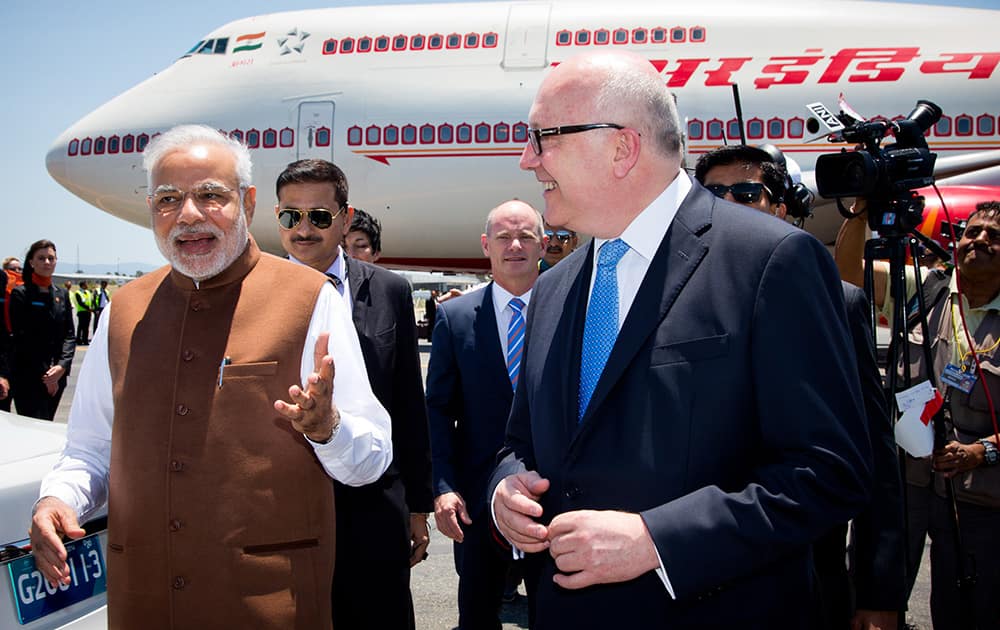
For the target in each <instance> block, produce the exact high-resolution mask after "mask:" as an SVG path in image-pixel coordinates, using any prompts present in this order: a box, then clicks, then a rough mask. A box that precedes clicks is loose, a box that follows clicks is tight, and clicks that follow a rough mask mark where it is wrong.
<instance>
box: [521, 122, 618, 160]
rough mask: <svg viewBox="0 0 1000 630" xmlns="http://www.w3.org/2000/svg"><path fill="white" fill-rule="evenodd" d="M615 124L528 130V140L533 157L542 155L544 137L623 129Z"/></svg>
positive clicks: (591, 124)
mask: <svg viewBox="0 0 1000 630" xmlns="http://www.w3.org/2000/svg"><path fill="white" fill-rule="evenodd" d="M624 128H625V127H623V126H621V125H616V124H615V123H590V124H586V125H563V126H562V127H546V128H544V129H530V128H529V129H528V140H529V141H530V143H531V149H532V150H533V151H534V152H535V155H541V154H542V138H544V137H545V136H566V135H569V134H571V133H583V132H584V131H591V130H593V129H624Z"/></svg>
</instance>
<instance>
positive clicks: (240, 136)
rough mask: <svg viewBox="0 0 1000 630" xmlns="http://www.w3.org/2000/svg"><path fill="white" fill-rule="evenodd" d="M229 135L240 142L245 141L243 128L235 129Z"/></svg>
mask: <svg viewBox="0 0 1000 630" xmlns="http://www.w3.org/2000/svg"><path fill="white" fill-rule="evenodd" d="M227 135H228V136H229V137H230V138H232V139H233V140H235V141H237V142H239V143H240V144H242V143H243V131H242V130H241V129H233V130H232V131H230V132H229V133H228V134H227Z"/></svg>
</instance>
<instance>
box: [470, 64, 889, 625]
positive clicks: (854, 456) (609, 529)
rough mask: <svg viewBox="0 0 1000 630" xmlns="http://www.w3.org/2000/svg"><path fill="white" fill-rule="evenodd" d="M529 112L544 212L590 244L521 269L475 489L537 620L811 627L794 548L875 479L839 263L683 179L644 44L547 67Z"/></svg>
mask: <svg viewBox="0 0 1000 630" xmlns="http://www.w3.org/2000/svg"><path fill="white" fill-rule="evenodd" d="M528 122H529V125H530V127H531V129H530V130H529V139H530V140H531V143H530V144H528V145H526V146H525V148H524V151H523V152H522V154H521V162H520V166H521V168H522V169H525V170H530V171H532V172H533V173H534V175H535V177H536V179H538V181H539V183H540V186H541V188H542V194H543V196H544V198H545V216H546V219H547V220H548V221H549V222H550V223H552V224H554V225H563V226H566V227H568V228H570V229H573V230H576V231H578V232H582V233H585V234H591V235H593V236H594V239H593V240H592V241H591V244H590V245H589V246H588V247H587V248H586V249H585V250H584V251H583V253H582V254H580V255H577V254H574V255H573V256H570V257H569V258H568V259H566V260H564V261H563V262H561V263H560V264H558V265H556V267H555V268H554V269H552V270H550V271H548V272H546V273H545V274H544V275H542V276H541V278H540V279H539V281H538V282H537V283H536V285H535V295H534V296H533V302H532V308H531V314H530V317H529V318H528V330H527V333H526V338H527V340H528V344H527V347H526V349H525V351H524V357H523V361H522V363H521V373H520V380H519V382H518V387H517V391H516V392H515V395H514V401H513V405H512V408H511V413H510V419H509V422H508V424H507V434H506V441H505V444H504V448H503V450H502V451H501V452H500V454H499V455H498V458H499V464H498V466H497V468H496V470H495V472H494V474H493V478H492V480H491V486H490V490H489V492H488V494H487V496H488V497H491V498H492V501H491V504H492V507H493V509H494V513H495V519H496V523H497V526H498V528H499V530H500V532H501V533H502V534H503V536H504V537H505V538H506V539H507V540H508V541H510V542H511V543H512V545H513V546H514V547H515V548H516V549H518V550H519V551H521V552H524V553H525V555H526V557H525V583H526V584H528V585H529V587H528V593H529V603H531V604H532V605H533V624H532V627H533V628H534V629H535V630H548V629H557V628H577V627H581V628H597V627H604V626H609V627H624V628H649V627H671V628H673V627H676V628H688V627H692V628H693V627H699V628H708V627H711V628H729V627H745V628H769V627H791V628H808V627H812V626H811V625H810V624H811V623H812V621H813V619H814V617H813V611H812V609H811V607H810V606H809V595H810V585H811V579H810V574H811V562H810V550H809V545H810V543H811V542H812V541H813V540H814V539H815V538H816V537H818V536H819V535H821V534H822V533H824V532H825V531H827V530H828V529H829V528H830V527H833V526H834V525H836V524H837V523H840V522H843V521H845V520H847V519H848V518H850V517H852V516H853V515H854V513H855V512H856V511H857V510H859V509H860V508H861V506H862V505H863V504H864V501H865V499H866V495H867V492H868V487H869V483H870V480H869V468H870V463H869V461H870V457H871V455H870V447H869V445H868V439H867V436H866V435H865V433H864V426H863V411H862V407H861V402H860V398H861V396H860V386H859V384H858V376H857V371H856V370H855V368H854V361H853V357H852V356H851V353H850V350H849V344H850V337H849V333H848V329H847V325H846V322H845V321H844V319H845V318H844V316H843V310H844V306H843V295H842V292H841V291H840V287H839V282H838V279H837V274H836V269H835V267H834V265H833V261H832V260H831V259H830V256H829V254H828V253H827V252H826V249H825V248H824V247H823V245H822V244H821V243H819V242H818V241H816V239H814V238H812V237H811V236H810V235H808V234H806V233H805V232H803V231H801V230H795V229H794V228H793V227H792V226H789V225H786V224H784V223H782V222H780V221H774V220H771V219H769V218H768V217H764V216H761V215H760V214H758V213H755V212H747V211H746V209H745V208H742V207H740V206H737V205H735V204H733V203H730V202H728V201H724V200H721V199H718V198H717V197H715V196H713V195H712V194H711V193H710V192H708V191H707V190H705V189H704V188H703V187H702V186H701V185H700V184H697V183H692V181H691V180H690V178H689V177H688V176H687V174H686V173H685V172H684V171H683V170H682V169H681V160H682V155H681V136H682V129H683V128H682V126H681V122H680V118H679V116H678V115H677V111H676V107H675V104H674V98H673V96H672V95H671V94H670V93H669V92H668V90H667V89H666V87H665V83H664V77H663V75H662V74H660V73H659V72H658V71H657V69H656V68H654V67H653V66H652V65H651V64H650V63H649V61H648V60H647V59H645V58H643V57H640V56H638V55H635V54H632V53H626V52H621V51H602V52H597V51H595V52H592V53H588V54H584V55H580V56H577V57H571V58H569V59H565V60H562V62H561V63H560V64H559V65H557V66H555V67H553V68H551V69H550V70H548V74H547V76H546V77H545V78H544V79H543V81H542V83H541V85H540V87H539V89H538V93H537V94H536V96H535V100H534V103H533V104H532V107H531V111H530V112H529V115H528ZM807 259H808V260H816V261H817V262H816V264H812V265H803V264H802V261H803V260H807ZM789 312H795V313H796V314H797V315H798V317H797V318H796V320H795V322H794V325H790V324H789V323H788V321H787V317H788V313H789ZM831 314H832V315H831ZM817 357H822V361H817V360H816V358H817Z"/></svg>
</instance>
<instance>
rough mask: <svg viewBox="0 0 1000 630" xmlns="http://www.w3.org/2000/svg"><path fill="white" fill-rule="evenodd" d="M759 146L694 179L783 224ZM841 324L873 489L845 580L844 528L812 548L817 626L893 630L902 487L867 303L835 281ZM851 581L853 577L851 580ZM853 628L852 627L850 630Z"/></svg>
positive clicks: (774, 159) (774, 179)
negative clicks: (854, 374)
mask: <svg viewBox="0 0 1000 630" xmlns="http://www.w3.org/2000/svg"><path fill="white" fill-rule="evenodd" d="M775 151H777V149H773V150H772V152H768V151H764V150H761V149H759V148H757V147H751V146H744V145H730V146H725V147H719V148H718V149H715V150H713V151H709V152H708V153H705V154H703V155H702V156H701V157H700V158H698V164H697V166H696V167H695V178H696V179H697V180H698V182H699V183H701V184H703V185H705V187H706V188H708V189H709V190H710V191H712V192H713V193H715V194H716V195H717V196H718V197H721V198H723V199H728V200H730V201H735V202H737V203H739V204H741V205H744V206H747V207H749V208H753V209H754V210H758V211H760V212H764V213H767V214H770V215H773V216H775V217H777V218H779V219H784V218H785V215H786V213H787V210H788V204H787V203H786V200H790V201H791V202H792V203H794V199H790V198H789V197H788V195H789V191H790V188H791V179H790V178H789V176H788V170H787V167H786V164H785V163H784V156H782V155H781V153H780V151H777V155H774V154H773V153H774V152H775ZM840 284H841V288H842V289H843V291H844V303H845V306H846V307H847V322H848V325H849V326H850V330H851V340H852V341H853V343H854V353H855V355H856V356H857V360H858V376H859V377H860V378H861V395H862V399H863V400H864V407H865V418H866V420H867V427H868V438H869V440H870V441H871V445H872V459H873V464H874V467H873V472H874V474H875V484H874V485H873V486H872V495H871V501H870V504H869V506H868V507H867V508H866V509H865V510H864V511H863V512H862V513H861V514H859V515H858V516H857V517H856V518H855V519H854V525H853V527H852V528H851V538H852V539H853V544H852V545H851V552H852V557H851V569H852V570H851V575H850V576H849V575H848V572H847V564H846V563H845V560H846V557H847V553H846V551H845V548H844V545H845V543H846V542H847V523H841V524H839V525H837V526H836V527H834V528H833V529H831V530H830V531H829V532H827V533H826V534H824V535H823V536H822V537H821V538H820V539H819V540H817V541H816V542H815V543H814V544H813V560H814V563H815V567H816V577H817V586H818V587H819V588H818V595H819V597H820V601H819V603H818V604H819V605H818V606H817V614H818V615H819V618H818V619H817V626H816V627H817V628H818V629H819V628H829V629H830V630H834V629H835V630H845V629H846V628H858V629H859V630H893V629H895V628H896V627H897V626H898V612H897V611H900V610H905V608H906V590H907V589H906V576H905V569H904V559H903V556H904V553H903V531H904V527H903V489H902V482H901V480H900V477H899V459H898V457H897V455H896V437H895V435H894V434H893V427H892V423H891V422H890V421H889V411H888V408H887V407H886V401H885V394H884V392H883V388H882V376H881V375H880V374H879V370H878V363H877V362H876V360H875V349H874V348H873V347H872V333H871V326H870V325H869V323H868V322H869V319H870V309H869V306H868V298H866V297H865V294H864V292H863V291H862V290H861V289H859V288H858V287H856V286H854V285H852V284H850V283H847V282H843V281H842V282H841V283H840ZM795 317H798V312H795V311H793V312H790V313H788V318H789V320H791V319H792V318H795ZM852 578H853V579H852ZM852 624H853V625H852Z"/></svg>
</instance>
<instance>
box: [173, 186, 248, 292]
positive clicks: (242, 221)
mask: <svg viewBox="0 0 1000 630" xmlns="http://www.w3.org/2000/svg"><path fill="white" fill-rule="evenodd" d="M206 232H208V233H210V234H211V235H212V236H214V237H215V238H216V239H217V240H218V243H219V246H218V247H216V248H215V249H213V250H212V251H211V252H209V253H208V254H199V255H187V254H184V253H182V252H181V251H180V249H179V248H178V247H177V244H176V243H177V238H178V237H179V236H181V235H182V234H204V233H206ZM248 237H249V228H248V226H247V218H246V214H244V212H243V204H242V203H241V204H240V210H239V213H238V214H237V216H236V220H235V222H234V223H233V227H232V229H231V230H230V231H229V233H228V234H227V233H225V232H223V231H222V230H221V229H219V228H218V227H216V226H215V225H213V224H212V223H209V222H208V221H206V222H204V223H201V224H199V225H196V226H187V225H175V226H174V227H173V228H171V230H170V233H169V234H168V235H167V236H166V237H165V238H162V237H160V236H159V235H156V246H157V247H158V248H159V249H160V253H161V254H163V257H164V258H166V259H167V260H168V261H169V262H170V265H171V266H172V267H173V268H174V269H176V270H177V271H179V272H180V273H182V274H184V275H185V276H187V277H189V278H191V279H192V280H194V281H195V282H201V281H202V280H207V279H209V278H211V277H214V276H217V275H219V274H220V273H222V272H223V271H225V270H226V269H227V268H228V267H229V265H231V264H233V262H235V261H236V259H237V258H239V257H240V254H242V253H243V250H244V249H245V248H246V246H247V238H248Z"/></svg>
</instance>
